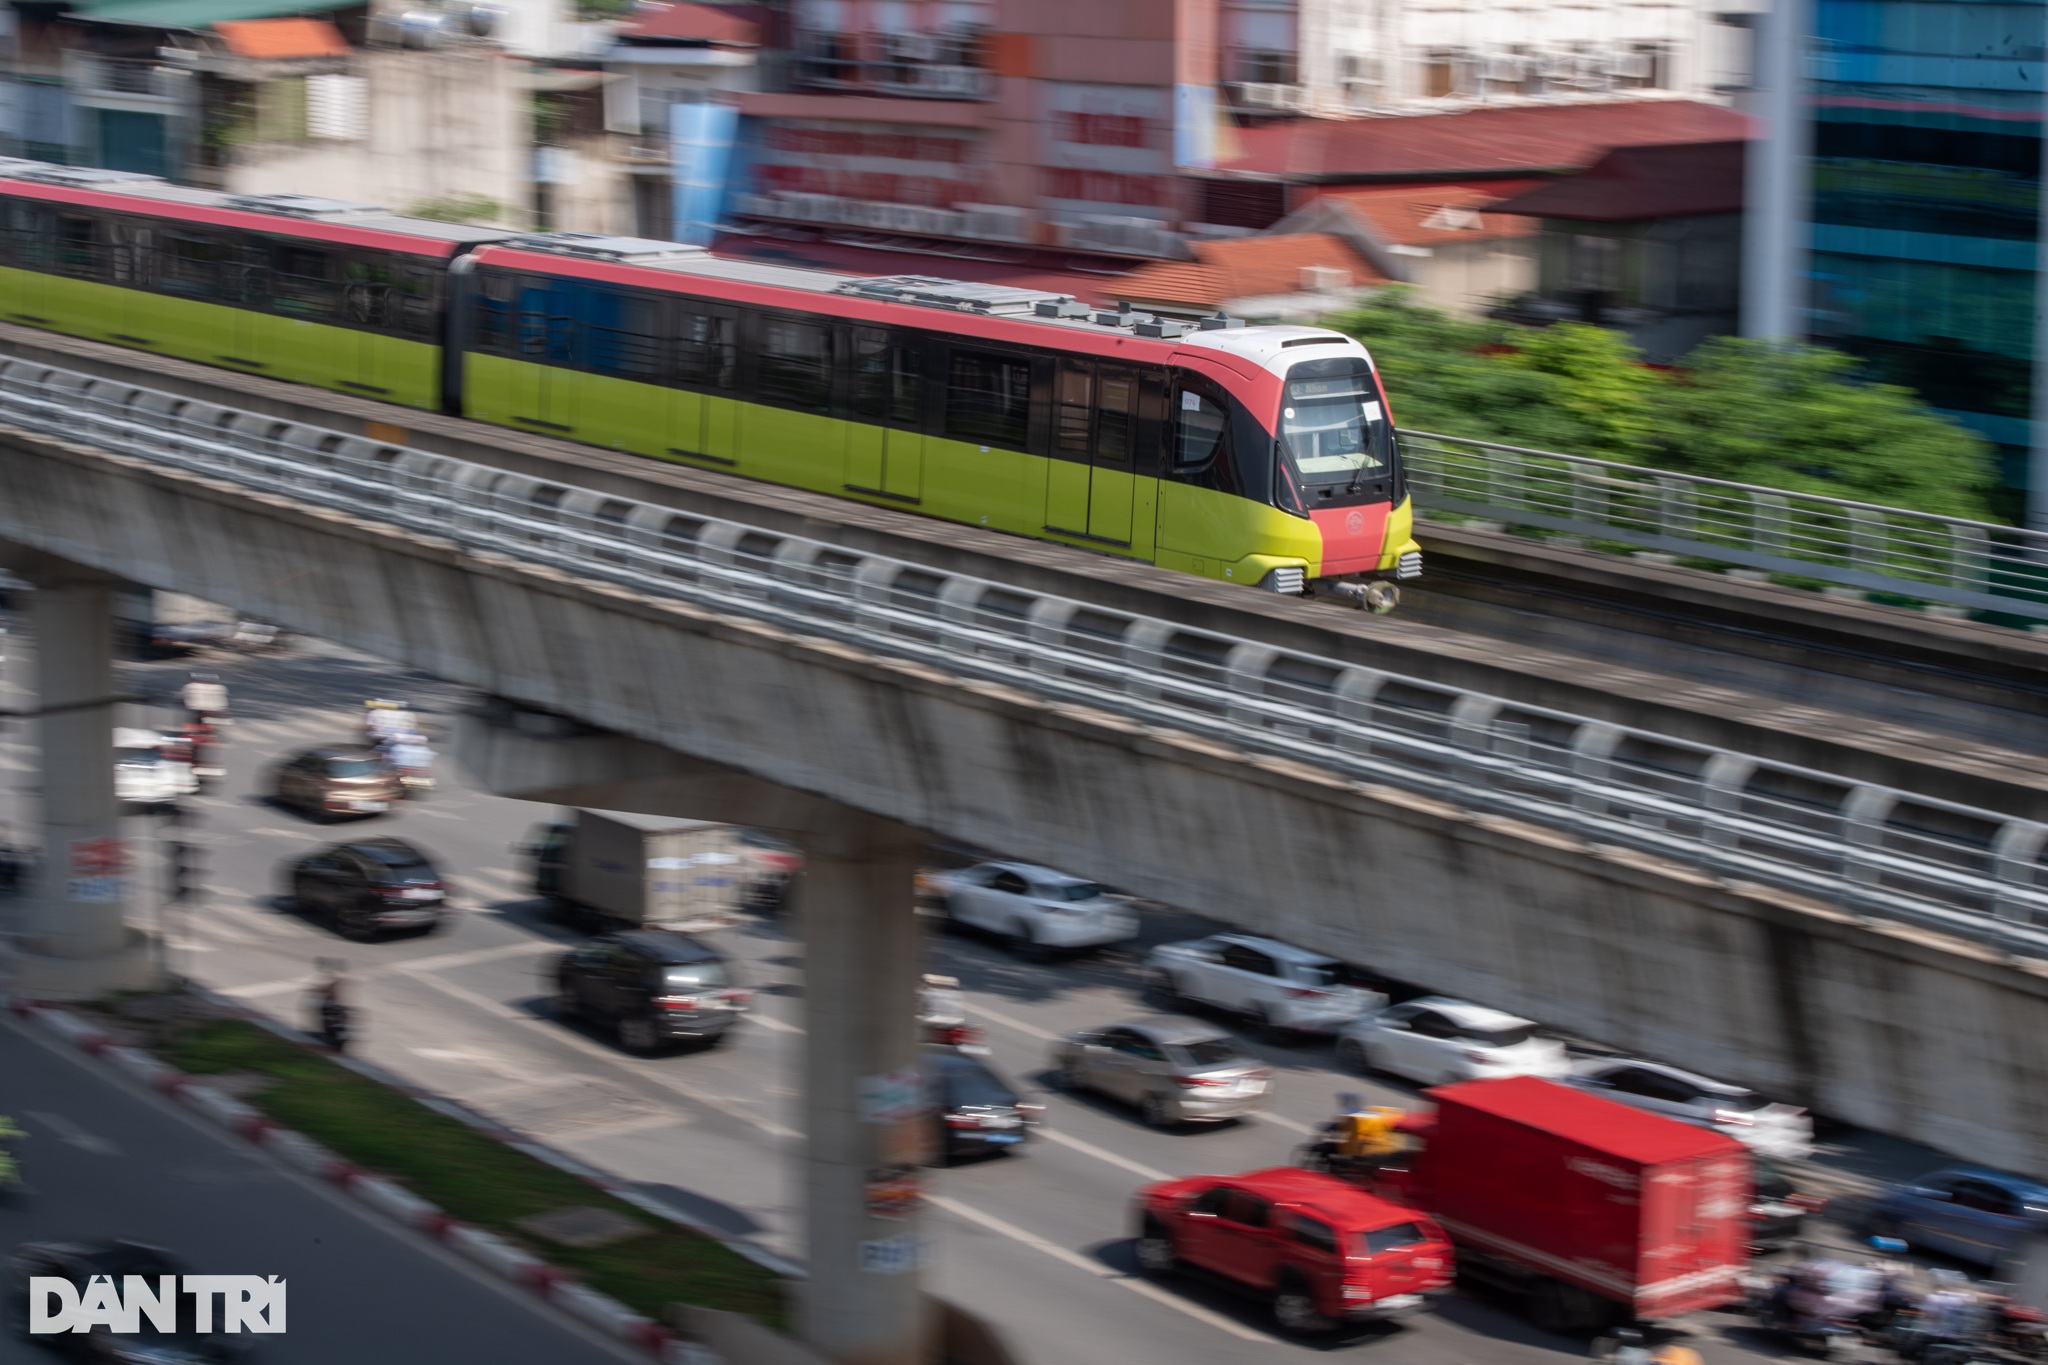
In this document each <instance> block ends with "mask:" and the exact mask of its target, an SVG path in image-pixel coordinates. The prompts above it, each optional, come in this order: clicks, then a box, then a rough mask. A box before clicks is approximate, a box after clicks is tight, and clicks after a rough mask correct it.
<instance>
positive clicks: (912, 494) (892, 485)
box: [845, 327, 924, 502]
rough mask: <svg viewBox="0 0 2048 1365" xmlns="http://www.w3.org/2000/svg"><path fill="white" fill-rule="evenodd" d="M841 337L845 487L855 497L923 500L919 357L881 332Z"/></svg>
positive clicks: (857, 331) (860, 330)
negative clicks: (846, 382) (846, 365)
mask: <svg viewBox="0 0 2048 1365" xmlns="http://www.w3.org/2000/svg"><path fill="white" fill-rule="evenodd" d="M847 331H848V332H849V334H850V335H849V337H848V338H847V341H846V343H845V353H846V354H848V355H850V356H852V358H853V370H852V393H851V395H850V399H851V401H850V402H849V403H848V407H849V408H850V409H851V411H852V415H853V420H852V421H850V422H848V423H846V473H845V485H846V487H847V488H848V489H849V490H851V491H853V492H855V493H879V494H881V495H882V496H884V497H889V498H895V499H897V500H899V501H902V502H917V501H919V500H921V499H922V498H923V497H924V435H923V433H922V432H921V431H919V430H918V427H919V426H921V425H922V423H923V413H922V411H921V404H920V399H921V396H922V389H923V380H924V373H923V371H924V353H923V351H922V350H921V349H920V348H919V347H917V346H915V345H911V344H908V343H907V342H906V341H905V340H904V339H903V338H900V337H892V336H891V335H890V333H889V332H888V331H887V330H886V329H884V328H880V327H850V328H848V329H847ZM906 428H907V429H906Z"/></svg>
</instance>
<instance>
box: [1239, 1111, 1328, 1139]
mask: <svg viewBox="0 0 2048 1365" xmlns="http://www.w3.org/2000/svg"><path fill="white" fill-rule="evenodd" d="M1252 1117H1253V1118H1254V1119H1256V1120H1258V1121H1259V1122H1261V1123H1277V1124H1279V1125H1280V1126H1281V1127H1282V1128H1290V1129H1292V1130H1293V1131H1295V1132H1297V1133H1306V1134H1307V1135H1309V1136H1310V1137H1314V1136H1315V1135H1316V1134H1317V1133H1318V1132H1321V1131H1322V1130H1321V1129H1320V1128H1319V1127H1317V1126H1316V1125H1315V1124H1312V1123H1303V1122H1302V1121H1301V1120H1300V1119H1291V1118H1288V1117H1287V1115H1285V1114H1275V1113H1273V1112H1271V1111H1270V1110H1264V1109H1262V1110H1260V1111H1259V1112H1258V1113H1256V1114H1254V1115H1252Z"/></svg>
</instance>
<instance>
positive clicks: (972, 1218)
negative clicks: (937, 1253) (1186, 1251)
mask: <svg viewBox="0 0 2048 1365" xmlns="http://www.w3.org/2000/svg"><path fill="white" fill-rule="evenodd" d="M925 1202H926V1203H928V1204H931V1205H933V1206H935V1207H937V1208H941V1209H944V1210H945V1211H946V1212H948V1213H950V1214H952V1215H954V1216H955V1217H958V1218H964V1219H966V1220H967V1221H968V1222H970V1223H978V1224H980V1225H981V1226H982V1227H985V1228H987V1229H988V1230H989V1231H990V1232H993V1233H996V1234H998V1235H999V1236H1003V1237H1008V1238H1009V1239H1010V1240H1011V1241H1013V1242H1021V1243H1022V1244H1023V1245H1025V1246H1028V1247H1030V1248H1031V1249H1032V1250H1033V1251H1037V1252H1041V1253H1043V1254H1045V1255H1047V1256H1050V1257H1052V1258H1053V1259H1054V1260H1055V1261H1059V1262H1061V1263H1063V1264H1065V1265H1069V1266H1072V1267H1073V1268H1074V1269H1076V1270H1079V1271H1081V1272H1083V1273H1085V1274H1089V1275H1093V1276H1095V1277H1096V1278H1097V1279H1099V1280H1108V1281H1109V1282H1110V1283H1111V1284H1117V1285H1122V1286H1123V1287H1124V1288H1125V1289H1128V1290H1130V1291H1131V1292H1132V1293H1133V1294H1142V1295H1144V1296H1145V1297H1146V1298H1148V1299H1151V1300H1153V1301H1154V1302H1155V1303H1163V1304H1165V1305H1166V1306H1167V1307H1168V1308H1171V1309H1173V1310H1174V1311H1175V1312H1178V1313H1185V1314H1186V1315H1187V1316H1189V1317H1191V1318H1193V1319H1195V1320H1196V1321H1197V1322H1203V1323H1207V1324H1208V1325H1209V1326H1211V1327H1215V1328H1218V1329H1219V1330H1221V1331H1225V1332H1228V1333H1230V1335H1232V1336H1234V1337H1236V1338H1238V1339H1239V1340H1241V1341H1257V1342H1264V1343H1266V1344H1268V1345H1270V1344H1271V1343H1272V1340H1273V1339H1272V1338H1271V1337H1269V1336H1267V1335H1266V1334H1264V1333H1263V1332H1254V1331H1253V1330H1252V1329H1251V1328H1249V1327H1246V1326H1245V1325H1244V1324H1243V1323H1241V1322H1233V1321H1232V1320H1231V1319H1229V1318H1227V1317H1224V1316H1223V1315H1222V1314H1221V1313H1213V1312H1211V1311H1210V1310H1208V1309H1206V1308H1204V1307H1202V1306H1201V1305H1200V1304H1198V1303H1189V1302H1188V1301H1187V1300H1185V1299H1183V1298H1181V1297H1180V1296H1179V1295H1176V1294H1169V1293H1167V1292H1166V1291H1165V1290H1163V1289H1161V1288H1160V1287H1159V1286H1158V1285H1156V1284H1153V1283H1151V1282H1150V1281H1149V1280H1139V1279H1133V1278H1132V1277H1131V1276H1129V1275H1126V1274H1124V1273H1123V1272H1122V1271H1120V1270H1117V1269H1115V1268H1114V1267H1112V1266H1106V1265H1103V1264H1102V1263H1101V1262H1100V1261H1092V1260H1090V1259H1088V1257H1086V1256H1083V1255H1082V1254H1081V1253H1080V1252H1078V1251H1069V1250H1068V1249H1067V1248H1066V1247H1063V1246H1061V1245H1060V1244H1059V1243H1057V1242H1048V1241H1047V1240H1046V1239H1045V1238H1043V1237H1040V1236H1039V1235H1038V1234H1037V1233H1035V1232H1026V1231H1025V1230H1024V1229H1023V1228H1020V1227H1018V1226H1017V1225H1016V1224H1015V1223H1007V1222H1004V1221H1003V1220H1002V1219H1000V1218H998V1217H996V1216H995V1215H994V1214H992V1213H983V1212H982V1211H981V1210H980V1209H977V1208H975V1207H973V1206H972V1205H969V1204H963V1203H961V1202H960V1201H959V1200H957V1199H949V1198H948V1197H946V1196H945V1195H942V1194H927V1195H925Z"/></svg>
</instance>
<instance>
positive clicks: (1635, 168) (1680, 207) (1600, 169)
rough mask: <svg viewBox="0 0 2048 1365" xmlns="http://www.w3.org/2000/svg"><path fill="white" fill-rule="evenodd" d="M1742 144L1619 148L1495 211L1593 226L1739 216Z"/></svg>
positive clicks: (1499, 206)
mask: <svg viewBox="0 0 2048 1365" xmlns="http://www.w3.org/2000/svg"><path fill="white" fill-rule="evenodd" d="M1743 145H1744V144H1742V143H1740V142H1708V143H1691V144H1687V145H1684V146H1678V147H1619V148H1616V149H1615V150H1614V151H1611V152H1609V153H1608V154H1607V155H1606V156H1603V157H1601V158H1600V160H1599V161H1597V162H1595V163H1594V164H1593V166H1592V167H1591V168H1589V169H1587V170H1583V171H1580V172H1579V173H1578V174H1577V175H1568V176H1566V177H1564V178H1563V179H1561V180H1553V181H1551V182H1550V183H1549V184H1547V185H1539V186H1537V187H1536V188H1534V189H1532V190H1529V191H1528V192H1526V193H1524V194H1518V195H1516V196H1515V197H1514V198H1512V199H1507V200H1503V201H1502V202H1501V203H1500V204H1498V205H1496V206H1495V211H1496V212H1499V213H1508V214H1524V215H1527V216H1528V217H1530V218H1563V219H1569V220H1575V221H1579V222H1593V223H1632V222H1638V221H1640V220H1642V219H1645V218H1685V217H1689V216H1693V215H1697V214H1702V213H1740V212H1741V211H1742V163H1743Z"/></svg>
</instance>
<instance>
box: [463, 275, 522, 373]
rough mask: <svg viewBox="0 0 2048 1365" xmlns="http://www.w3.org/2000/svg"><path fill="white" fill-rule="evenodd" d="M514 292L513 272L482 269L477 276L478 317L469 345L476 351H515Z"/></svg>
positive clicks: (500, 352) (503, 352)
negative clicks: (513, 349) (505, 272)
mask: <svg viewBox="0 0 2048 1365" xmlns="http://www.w3.org/2000/svg"><path fill="white" fill-rule="evenodd" d="M512 294H513V280H512V277H511V276H510V275H504V274H500V273H499V272H498V271H495V270H480V271H478V272H477V276H476V316H475V318H474V319H473V320H472V325H473V327H474V329H475V330H474V332H473V334H472V335H471V337H470V346H471V348H472V349H474V350H478V351H489V352H491V353H493V354H495V355H507V354H509V353H510V352H511V350H512Z"/></svg>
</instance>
